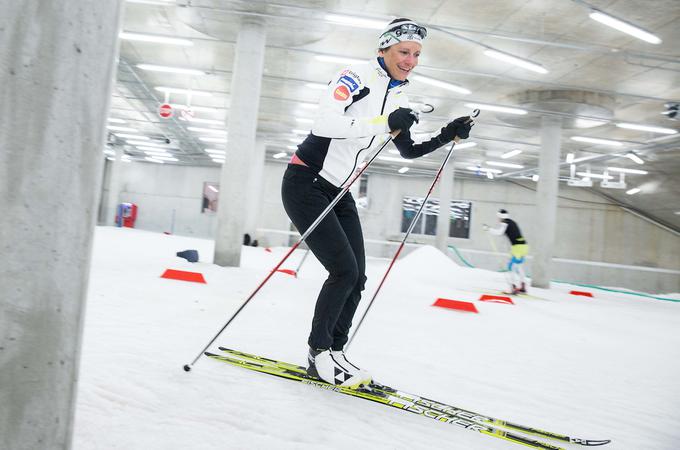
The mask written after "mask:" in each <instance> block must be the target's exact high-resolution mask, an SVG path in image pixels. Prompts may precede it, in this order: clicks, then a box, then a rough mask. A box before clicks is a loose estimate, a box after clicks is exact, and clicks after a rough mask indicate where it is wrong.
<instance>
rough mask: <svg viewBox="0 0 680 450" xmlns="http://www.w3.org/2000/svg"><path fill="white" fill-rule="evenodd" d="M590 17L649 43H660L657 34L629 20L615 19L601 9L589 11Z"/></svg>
mask: <svg viewBox="0 0 680 450" xmlns="http://www.w3.org/2000/svg"><path fill="white" fill-rule="evenodd" d="M590 18H591V19H593V20H596V21H598V22H600V23H602V24H604V25H607V26H608V27H612V28H615V29H617V30H619V31H623V32H624V33H626V34H630V35H631V36H633V37H636V38H638V39H641V40H643V41H645V42H649V43H650V44H660V43H661V42H662V41H661V39H659V38H658V37H657V36H654V35H653V34H652V33H650V32H648V31H645V30H643V29H642V28H640V27H637V26H635V25H633V24H632V23H630V22H626V21H624V20H621V19H617V18H616V17H614V16H610V15H609V14H605V13H603V12H602V11H598V10H596V9H594V10H592V11H591V12H590Z"/></svg>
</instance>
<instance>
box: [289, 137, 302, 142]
mask: <svg viewBox="0 0 680 450" xmlns="http://www.w3.org/2000/svg"><path fill="white" fill-rule="evenodd" d="M301 138H302V136H300V137H296V138H290V139H288V141H289V142H294V143H296V144H297V143H299V142H300V139H301Z"/></svg>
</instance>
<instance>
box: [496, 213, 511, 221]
mask: <svg viewBox="0 0 680 450" xmlns="http://www.w3.org/2000/svg"><path fill="white" fill-rule="evenodd" d="M496 215H497V216H498V218H499V219H509V218H510V214H508V212H507V211H506V212H500V211H498V212H497V213H496Z"/></svg>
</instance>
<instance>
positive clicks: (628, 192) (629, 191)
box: [626, 188, 642, 195]
mask: <svg viewBox="0 0 680 450" xmlns="http://www.w3.org/2000/svg"><path fill="white" fill-rule="evenodd" d="M641 190H642V189H640V188H633V189H628V190H627V191H626V194H628V195H633V194H637V193H638V192H640V191H641Z"/></svg>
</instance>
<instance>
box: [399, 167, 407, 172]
mask: <svg viewBox="0 0 680 450" xmlns="http://www.w3.org/2000/svg"><path fill="white" fill-rule="evenodd" d="M408 170H409V168H408V167H402V168H401V169H399V170H397V172H399V173H406V172H408Z"/></svg>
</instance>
